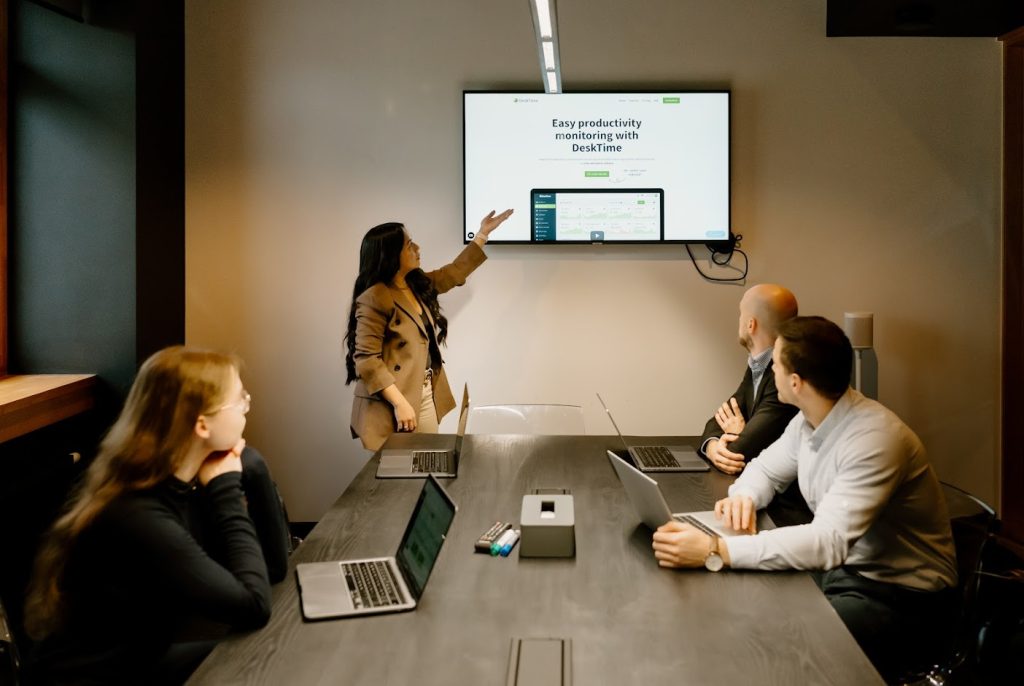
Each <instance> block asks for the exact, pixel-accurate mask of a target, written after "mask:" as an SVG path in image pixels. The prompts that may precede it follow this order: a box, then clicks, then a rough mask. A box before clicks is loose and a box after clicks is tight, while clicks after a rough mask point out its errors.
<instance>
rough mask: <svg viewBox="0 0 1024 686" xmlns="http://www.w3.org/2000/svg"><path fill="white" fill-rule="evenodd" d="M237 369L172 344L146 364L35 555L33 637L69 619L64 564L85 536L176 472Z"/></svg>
mask: <svg viewBox="0 0 1024 686" xmlns="http://www.w3.org/2000/svg"><path fill="white" fill-rule="evenodd" d="M238 368H239V363H238V359H237V358H235V357H234V356H232V355H227V354H223V353H216V352H209V351H203V350H195V349H189V348H186V347H184V346H174V347H170V348H165V349H163V350H161V351H159V352H157V353H154V354H153V355H152V356H150V358H149V359H147V360H146V361H145V362H144V363H143V364H142V367H141V368H140V369H139V374H138V376H136V378H135V383H133V384H132V388H131V390H130V391H129V393H128V399H127V400H126V401H125V404H124V408H123V409H122V410H121V415H120V416H119V417H118V418H117V421H116V422H114V425H113V426H112V427H111V428H110V431H109V432H108V433H107V435H106V436H105V437H104V439H103V442H102V443H101V444H100V449H99V454H98V455H97V456H96V459H95V460H94V461H93V463H92V464H91V465H90V466H89V469H88V471H87V472H86V474H85V477H84V479H83V482H82V484H81V485H80V487H79V488H78V489H77V490H76V492H75V494H74V495H73V496H72V498H71V500H70V502H69V504H68V506H67V510H66V512H65V513H64V514H63V515H62V516H61V517H60V518H59V519H58V520H57V521H56V523H55V524H54V525H53V527H52V528H51V529H50V531H49V533H48V534H47V536H46V537H45V539H44V541H43V544H42V546H41V548H40V550H39V554H38V555H37V557H36V561H35V569H34V573H33V578H32V582H31V584H30V586H29V591H28V596H27V598H26V602H25V628H26V630H27V631H28V634H29V635H30V636H31V637H32V638H34V639H37V640H39V639H42V638H45V637H46V636H48V635H50V634H52V633H53V632H54V631H56V630H57V629H59V628H60V626H61V625H62V623H63V620H64V615H65V609H66V608H65V602H64V596H63V591H62V585H63V584H62V581H63V575H64V569H65V564H66V560H67V557H68V554H69V553H70V551H71V548H72V546H73V545H74V543H75V541H76V540H77V539H78V536H79V535H80V534H81V533H82V531H84V530H85V529H86V528H87V527H88V526H89V525H90V524H91V523H92V522H94V521H95V520H96V518H97V517H98V516H99V515H100V514H101V513H102V512H103V511H104V510H105V509H106V508H107V507H108V506H109V505H110V503H112V502H113V501H114V500H116V499H117V498H119V497H120V496H122V495H124V494H126V493H131V492H133V491H139V490H143V489H147V488H152V487H153V486H156V485H157V484H159V483H160V482H162V481H163V480H165V479H167V478H168V477H169V476H171V475H172V474H174V472H175V471H176V470H177V469H178V468H179V467H180V466H181V464H182V462H183V461H184V459H185V457H186V455H187V454H188V451H189V449H190V448H191V447H192V445H193V441H194V440H195V434H194V431H195V424H196V420H197V419H198V418H199V416H200V415H201V414H204V413H210V412H213V411H215V408H217V407H218V406H219V405H220V404H221V403H223V402H224V401H225V396H226V395H227V392H228V389H229V387H230V383H231V379H232V376H233V373H234V372H236V371H237V370H238Z"/></svg>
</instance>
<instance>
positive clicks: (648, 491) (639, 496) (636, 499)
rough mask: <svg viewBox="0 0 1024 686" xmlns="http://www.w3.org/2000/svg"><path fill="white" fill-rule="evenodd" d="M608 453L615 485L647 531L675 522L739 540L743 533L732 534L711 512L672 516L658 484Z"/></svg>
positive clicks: (679, 513)
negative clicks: (614, 474) (624, 491)
mask: <svg viewBox="0 0 1024 686" xmlns="http://www.w3.org/2000/svg"><path fill="white" fill-rule="evenodd" d="M607 452H608V459H609V460H611V463H612V467H614V468H615V473H616V474H618V475H619V481H621V482H622V486H623V487H624V488H625V489H626V495H627V496H629V501H630V502H631V503H633V509H634V510H636V513H637V514H638V515H640V519H641V520H642V521H643V523H644V524H645V525H647V526H648V527H649V528H651V529H657V528H658V527H659V526H661V525H662V524H664V523H665V522H667V521H669V520H670V519H674V520H676V521H677V522H683V523H685V524H690V525H692V526H694V527H696V528H698V529H700V530H701V531H703V532H704V533H706V534H708V535H711V536H713V535H715V534H718V535H719V536H740V535H744V534H745V532H742V531H735V530H733V529H731V528H729V527H727V526H725V525H724V524H722V522H720V521H719V520H718V518H717V517H715V513H714V512H712V511H711V510H706V511H704V512H672V510H670V509H669V507H668V503H666V502H665V496H663V495H662V494H661V489H660V488H658V482H657V481H655V480H654V479H652V478H651V477H649V476H647V475H646V474H644V473H642V472H641V471H640V470H638V469H637V468H636V467H634V466H633V465H631V464H630V463H628V462H626V461H625V460H623V459H622V458H621V457H619V456H618V455H616V454H615V453H613V452H612V451H611V450H609V451H607Z"/></svg>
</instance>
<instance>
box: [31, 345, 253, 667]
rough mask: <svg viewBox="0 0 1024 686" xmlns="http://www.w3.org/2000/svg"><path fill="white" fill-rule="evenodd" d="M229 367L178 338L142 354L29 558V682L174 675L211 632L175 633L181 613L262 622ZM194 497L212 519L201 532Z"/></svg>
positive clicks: (232, 366)
mask: <svg viewBox="0 0 1024 686" xmlns="http://www.w3.org/2000/svg"><path fill="white" fill-rule="evenodd" d="M238 368H239V364H238V361H237V360H236V359H235V358H234V357H232V356H229V355H224V354H220V353H214V352H205V351H198V350H190V349H188V348H184V347H172V348H167V349H165V350H162V351H160V352H158V353H156V354H154V355H153V356H152V357H150V358H149V359H148V360H146V362H145V363H143V365H142V368H141V369H140V370H139V374H138V377H137V378H136V379H135V383H134V384H133V386H132V388H131V391H130V392H129V394H128V399H127V401H126V402H125V406H124V409H123V410H122V412H121V415H120V417H119V418H118V420H117V421H116V422H115V423H114V425H113V427H112V428H111V429H110V431H109V433H108V434H107V436H106V437H105V438H104V440H103V443H102V445H101V446H100V451H99V454H98V455H97V457H96V459H95V460H94V461H93V463H92V464H91V465H90V466H89V469H88V471H87V472H86V475H85V478H84V481H83V483H82V484H81V486H80V488H79V489H78V491H77V492H76V494H75V495H74V496H73V498H72V500H71V502H70V503H69V506H68V509H67V511H66V512H65V513H64V514H63V515H62V516H61V517H60V518H59V519H58V520H57V522H56V523H55V524H54V526H53V527H52V529H51V530H50V532H49V533H48V535H47V537H46V538H45V540H44V542H43V545H42V547H41V549H40V551H39V554H38V556H37V559H36V564H35V573H34V575H33V580H32V584H31V586H30V589H29V594H28V597H27V599H26V606H25V625H26V629H27V631H28V634H29V636H31V637H32V638H33V639H35V640H37V641H40V644H39V650H38V655H37V659H36V660H35V663H36V664H35V669H34V671H35V672H36V678H37V679H38V680H39V681H40V682H42V683H76V684H81V683H129V682H130V683H175V682H181V681H182V680H183V679H184V678H186V677H187V676H188V673H189V672H190V671H191V668H193V667H194V666H195V665H196V664H198V661H199V660H201V658H202V657H203V656H204V655H205V653H206V652H208V651H209V650H210V649H211V648H212V645H213V644H212V643H209V642H204V643H201V644H178V643H175V640H176V638H177V637H178V636H179V635H180V631H181V630H182V628H183V627H184V626H186V625H188V624H190V623H194V622H195V621H196V620H212V621H213V622H217V623H221V624H227V625H230V626H233V627H236V628H256V627H260V626H263V625H264V624H265V623H266V622H267V620H268V618H269V616H270V583H269V580H268V576H267V566H266V563H265V561H264V557H263V553H262V551H261V548H260V543H259V540H258V538H257V534H256V531H255V529H254V526H253V523H252V520H251V519H250V517H249V514H248V512H247V511H246V506H245V502H244V492H243V489H242V469H243V467H242V459H241V454H242V451H243V449H244V446H245V440H244V439H243V438H242V431H243V429H244V428H245V422H246V419H245V414H246V412H248V410H249V394H248V393H247V392H246V391H245V389H244V388H243V387H242V381H241V379H240V378H239V374H238ZM197 498H198V499H200V500H202V501H204V507H203V509H204V510H205V512H206V513H208V515H209V517H210V518H211V519H210V523H211V524H212V526H211V525H207V526H206V527H205V535H204V538H206V539H208V540H206V541H204V543H203V545H201V544H200V543H199V542H198V541H197V540H196V539H195V537H194V536H193V534H192V525H193V522H192V521H191V520H192V518H193V517H194V516H195V511H194V510H190V509H189V508H190V506H189V503H190V502H194V501H195V500H196V499H197ZM204 546H206V547H204ZM211 546H212V547H213V548H215V549H217V550H218V551H221V552H220V554H218V556H217V559H214V558H213V557H211V555H210V554H209V553H208V552H207V551H208V549H210V547H211Z"/></svg>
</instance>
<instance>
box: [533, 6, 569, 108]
mask: <svg viewBox="0 0 1024 686" xmlns="http://www.w3.org/2000/svg"><path fill="white" fill-rule="evenodd" d="M528 2H529V3H530V14H532V15H533V29H534V34H535V35H536V38H537V56H538V58H539V61H540V71H541V76H542V77H543V81H544V89H545V91H546V92H548V93H560V92H561V91H562V69H561V63H560V62H559V59H558V13H557V12H556V11H555V0H528Z"/></svg>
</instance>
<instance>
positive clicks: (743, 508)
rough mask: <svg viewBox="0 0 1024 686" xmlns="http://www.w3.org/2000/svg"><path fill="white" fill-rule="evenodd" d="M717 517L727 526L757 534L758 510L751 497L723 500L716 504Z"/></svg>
mask: <svg viewBox="0 0 1024 686" xmlns="http://www.w3.org/2000/svg"><path fill="white" fill-rule="evenodd" d="M715 517H717V518H718V519H720V520H721V521H722V524H724V525H725V526H727V527H729V528H731V529H734V530H736V531H742V532H743V533H748V534H756V533H757V508H755V507H754V501H753V500H752V499H751V498H750V496H746V495H737V496H730V497H728V498H722V499H721V500H719V501H718V502H717V503H715Z"/></svg>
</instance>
